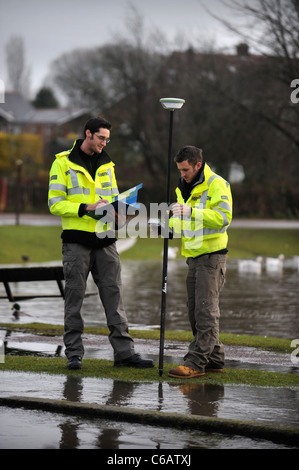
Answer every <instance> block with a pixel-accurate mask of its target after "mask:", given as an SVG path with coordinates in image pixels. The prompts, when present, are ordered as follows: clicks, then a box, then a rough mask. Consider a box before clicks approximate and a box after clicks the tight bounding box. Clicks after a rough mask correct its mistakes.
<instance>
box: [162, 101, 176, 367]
mask: <svg viewBox="0 0 299 470" xmlns="http://www.w3.org/2000/svg"><path fill="white" fill-rule="evenodd" d="M172 127H173V109H172V110H170V119H169V140H168V165H167V189H166V201H167V207H169V205H170V161H171V151H172ZM168 222H169V217H167V218H166V220H165V233H164V251H163V273H162V298H161V319H160V350H159V375H160V376H161V375H162V374H163V354H164V336H165V313H166V294H167V267H168V230H167V229H168V225H169V223H168Z"/></svg>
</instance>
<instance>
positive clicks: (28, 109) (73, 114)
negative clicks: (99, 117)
mask: <svg viewBox="0 0 299 470" xmlns="http://www.w3.org/2000/svg"><path fill="white" fill-rule="evenodd" d="M86 113H88V110H87V109H85V108H34V106H32V104H31V103H30V102H29V101H27V100H26V99H25V98H24V97H23V96H22V95H21V94H20V93H17V92H6V93H5V102H4V103H1V104H0V116H2V117H3V118H4V119H6V120H7V121H10V122H17V123H29V122H30V123H35V124H58V125H62V124H64V123H66V122H68V121H71V120H73V119H76V118H77V117H79V116H82V115H84V114H86Z"/></svg>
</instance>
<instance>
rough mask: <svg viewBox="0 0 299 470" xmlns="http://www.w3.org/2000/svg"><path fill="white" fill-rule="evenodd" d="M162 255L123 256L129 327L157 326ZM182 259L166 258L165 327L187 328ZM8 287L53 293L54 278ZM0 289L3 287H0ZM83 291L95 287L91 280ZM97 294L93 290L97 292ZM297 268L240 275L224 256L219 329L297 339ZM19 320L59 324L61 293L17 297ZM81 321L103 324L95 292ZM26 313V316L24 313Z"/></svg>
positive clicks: (4, 315)
mask: <svg viewBox="0 0 299 470" xmlns="http://www.w3.org/2000/svg"><path fill="white" fill-rule="evenodd" d="M161 269H162V260H161V261H160V260H158V261H123V262H122V277H123V286H124V298H125V304H126V310H127V316H128V320H129V323H130V325H131V327H135V328H148V327H149V328H150V327H158V326H159V325H160V308H161V273H162V270H161ZM186 274H187V266H186V263H185V261H184V260H178V259H177V260H169V265H168V292H167V308H166V329H169V330H189V329H190V327H189V323H188V318H187V309H186V289H185V277H186ZM11 287H12V290H13V292H15V293H17V292H22V293H23V292H41V291H42V292H49V293H58V291H57V285H56V282H47V283H43V284H42V283H37V282H34V283H33V282H32V283H18V284H15V285H12V286H11ZM0 290H1V293H4V287H3V286H2V285H1V286H0ZM88 290H89V291H94V292H95V287H94V284H93V282H92V280H90V281H89V283H88ZM96 295H97V294H96ZM298 305H299V271H298V268H297V267H296V266H295V265H294V266H293V265H292V263H291V262H289V263H288V262H286V267H285V269H284V271H283V272H282V273H271V274H269V273H267V272H265V270H263V271H262V273H261V274H254V273H252V274H245V273H240V272H239V271H238V263H237V260H230V259H228V262H227V276H226V284H225V287H224V289H223V291H222V293H221V296H220V306H221V318H220V331H221V332H223V333H237V334H250V335H261V336H274V337H280V338H288V339H293V338H298V337H299V322H298V310H299V309H298ZM20 306H21V312H22V311H23V314H21V316H20V319H19V320H18V321H19V322H20V323H28V322H31V321H37V322H43V323H56V324H63V300H62V299H61V298H44V299H33V300H27V301H23V302H20ZM82 312H83V315H84V320H85V324H86V325H101V326H105V325H106V320H105V314H104V311H103V309H102V307H101V306H99V302H98V301H97V300H96V298H95V297H94V296H89V297H86V298H85V300H84V305H83V309H82ZM28 315H30V316H28ZM12 319H13V317H12V311H11V304H10V302H9V301H8V300H1V304H0V322H8V321H12Z"/></svg>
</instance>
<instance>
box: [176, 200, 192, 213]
mask: <svg viewBox="0 0 299 470" xmlns="http://www.w3.org/2000/svg"><path fill="white" fill-rule="evenodd" d="M171 211H172V213H173V215H174V217H182V216H183V217H190V215H191V211H192V209H191V207H190V206H187V205H186V204H180V203H179V202H177V203H176V204H174V205H173V206H172V208H171Z"/></svg>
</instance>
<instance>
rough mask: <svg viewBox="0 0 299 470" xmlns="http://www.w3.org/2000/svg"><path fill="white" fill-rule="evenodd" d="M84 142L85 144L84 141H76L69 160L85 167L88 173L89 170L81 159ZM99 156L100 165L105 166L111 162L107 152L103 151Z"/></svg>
mask: <svg viewBox="0 0 299 470" xmlns="http://www.w3.org/2000/svg"><path fill="white" fill-rule="evenodd" d="M82 142H83V139H78V140H76V141H75V143H74V145H73V148H72V150H71V152H70V154H69V156H68V158H69V160H70V161H71V162H73V163H75V164H76V165H79V166H83V168H85V169H86V170H87V171H88V168H87V167H86V164H85V162H84V161H83V159H82V158H81V156H80V152H79V148H80V147H81V145H82ZM98 156H99V162H100V165H104V164H105V163H110V162H111V158H110V157H109V155H108V153H106V152H105V150H103V151H102V153H99V154H98ZM91 158H92V157H91ZM100 165H99V166H100Z"/></svg>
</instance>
